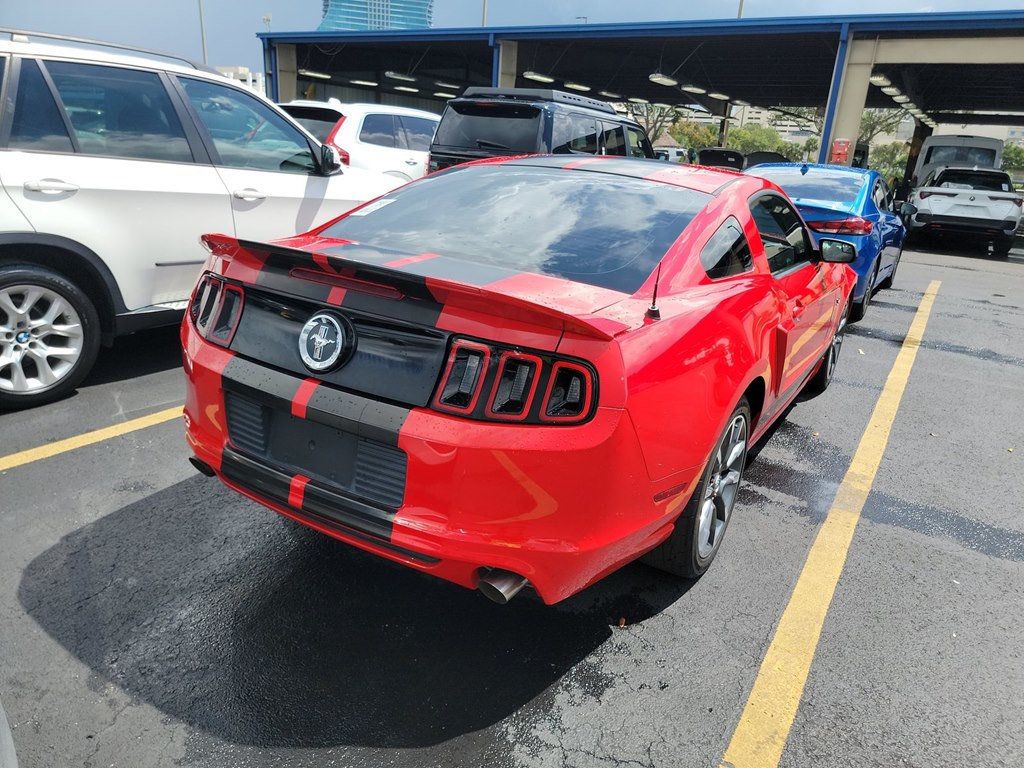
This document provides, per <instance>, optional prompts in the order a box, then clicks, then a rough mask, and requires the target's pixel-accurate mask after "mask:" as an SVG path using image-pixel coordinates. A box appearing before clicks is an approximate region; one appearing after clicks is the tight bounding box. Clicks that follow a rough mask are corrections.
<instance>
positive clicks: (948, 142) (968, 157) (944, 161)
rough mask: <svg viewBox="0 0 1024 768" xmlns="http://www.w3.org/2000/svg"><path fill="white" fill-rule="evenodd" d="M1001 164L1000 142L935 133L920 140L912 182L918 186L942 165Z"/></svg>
mask: <svg viewBox="0 0 1024 768" xmlns="http://www.w3.org/2000/svg"><path fill="white" fill-rule="evenodd" d="M1002 164H1003V142H1002V141H1000V140H999V139H990V138H988V137H987V136H968V135H966V134H956V135H949V134H935V135H932V136H928V137H927V138H925V140H924V141H923V142H921V150H920V152H918V155H917V163H916V164H915V166H914V174H913V176H912V177H911V178H912V180H913V183H914V184H915V185H917V186H920V185H921V184H923V183H924V180H925V179H926V178H928V176H930V175H931V174H932V172H934V171H941V170H942V169H943V168H952V167H957V168H999V167H1001V166H1002Z"/></svg>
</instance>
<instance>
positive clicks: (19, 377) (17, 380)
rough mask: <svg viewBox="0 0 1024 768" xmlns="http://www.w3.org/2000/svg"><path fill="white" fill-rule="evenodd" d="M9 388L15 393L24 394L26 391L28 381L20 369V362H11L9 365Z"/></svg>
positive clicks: (23, 371)
mask: <svg viewBox="0 0 1024 768" xmlns="http://www.w3.org/2000/svg"><path fill="white" fill-rule="evenodd" d="M9 367H10V369H11V386H12V387H13V388H14V391H15V392H24V391H25V390H26V389H28V379H27V378H26V377H25V370H24V369H23V368H22V367H21V360H12V361H11V365H10V366H9Z"/></svg>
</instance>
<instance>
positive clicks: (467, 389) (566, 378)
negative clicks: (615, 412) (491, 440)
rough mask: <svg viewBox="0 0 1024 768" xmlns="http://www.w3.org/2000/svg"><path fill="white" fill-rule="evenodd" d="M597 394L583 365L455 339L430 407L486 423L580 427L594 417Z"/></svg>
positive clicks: (592, 377) (548, 356)
mask: <svg viewBox="0 0 1024 768" xmlns="http://www.w3.org/2000/svg"><path fill="white" fill-rule="evenodd" d="M596 389H597V381H596V375H595V374H594V372H593V370H592V369H591V368H590V366H588V365H587V364H585V363H583V362H576V361H571V360H564V359H561V358H558V357H555V356H552V355H548V354H544V353H537V354H535V353H531V352H524V351H521V350H518V349H501V348H499V347H498V346H497V345H491V344H484V343H481V342H476V341H470V340H468V339H456V340H455V341H454V342H453V343H452V346H451V350H450V351H449V353H448V360H447V363H446V364H445V368H444V373H443V374H442V376H441V381H440V383H439V384H438V386H437V391H436V393H435V395H434V401H433V405H434V408H435V409H437V410H440V411H445V412H448V413H457V414H459V415H461V416H466V417H469V418H474V419H481V420H484V421H505V422H518V423H532V424H537V423H560V424H579V423H581V422H584V421H586V420H587V419H589V418H590V417H591V416H592V415H593V405H594V403H595V402H596ZM482 392H486V393H487V396H486V398H482V397H481V393H482ZM540 392H543V393H544V394H543V396H540V395H539V393H540Z"/></svg>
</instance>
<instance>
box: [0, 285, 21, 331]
mask: <svg viewBox="0 0 1024 768" xmlns="http://www.w3.org/2000/svg"><path fill="white" fill-rule="evenodd" d="M0 310H3V312H4V314H6V315H7V322H8V323H9V324H11V325H12V326H13V325H14V323H15V320H16V318H18V317H19V316H20V315H21V310H19V309H18V308H17V307H16V306H15V304H14V299H12V298H11V294H10V293H9V292H8V291H0Z"/></svg>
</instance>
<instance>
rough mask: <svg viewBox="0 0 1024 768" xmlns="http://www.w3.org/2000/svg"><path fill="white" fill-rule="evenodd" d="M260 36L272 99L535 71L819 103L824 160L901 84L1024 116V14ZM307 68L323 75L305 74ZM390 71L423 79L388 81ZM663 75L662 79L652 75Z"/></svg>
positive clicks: (998, 119) (371, 96)
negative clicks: (311, 87)
mask: <svg viewBox="0 0 1024 768" xmlns="http://www.w3.org/2000/svg"><path fill="white" fill-rule="evenodd" d="M259 37H260V38H261V39H262V41H263V45H264V51H265V59H266V68H267V77H268V83H269V88H270V93H271V95H272V96H274V97H276V98H278V99H279V100H285V99H288V98H293V97H294V96H295V94H296V92H297V89H302V88H304V87H306V85H308V84H309V83H311V82H321V83H324V84H329V85H331V86H335V85H337V86H344V87H345V88H362V89H363V91H361V92H359V93H360V94H361V95H363V94H365V99H366V100H387V99H391V100H394V99H395V98H404V99H406V100H409V101H413V100H421V101H419V102H418V106H424V102H423V101H422V100H425V99H434V100H435V102H434V103H435V104H436V106H435V109H436V108H438V107H439V106H440V102H441V101H442V100H443V98H444V97H443V96H435V95H434V94H435V92H439V93H447V92H450V91H451V90H452V88H451V87H449V86H457V87H458V88H464V87H466V86H470V85H495V86H498V85H501V86H512V85H516V86H520V87H523V86H533V87H537V85H538V83H537V81H536V80H533V79H528V78H526V77H525V75H526V74H527V73H537V74H540V75H541V76H543V77H548V78H550V79H551V80H552V81H553V82H552V83H551V84H550V85H549V86H548V85H547V84H546V83H545V86H542V87H553V88H565V87H566V83H569V84H570V86H573V85H575V86H580V87H583V88H588V89H589V90H588V91H586V92H587V94H588V95H589V96H593V97H595V98H605V99H608V100H609V101H624V100H626V99H629V98H633V99H643V100H646V101H649V102H652V103H664V104H670V105H672V106H677V105H687V104H699V105H701V106H703V107H704V108H705V109H707V110H708V111H709V112H711V113H713V114H717V115H722V114H724V113H725V112H726V110H727V109H728V106H727V105H728V104H735V103H737V102H739V103H744V102H746V103H750V104H752V105H754V106H758V107H783V108H785V107H808V106H815V107H820V108H822V109H823V110H824V115H825V130H824V136H823V141H822V159H825V157H826V156H827V155H826V150H827V145H828V144H829V143H830V142H831V141H832V140H833V139H834V138H838V137H845V138H847V139H851V140H856V135H855V134H856V125H857V123H856V122H855V121H856V120H859V115H860V113H861V112H862V111H863V109H864V108H865V106H867V107H896V106H899V105H898V104H897V103H896V102H895V101H894V99H893V93H892V92H891V91H892V89H893V88H895V89H896V90H897V92H898V94H899V97H900V98H903V97H904V96H906V97H909V99H910V100H911V103H912V104H913V105H915V107H916V108H917V109H918V110H920V111H921V112H922V113H923V115H925V116H927V120H926V122H928V121H931V120H934V121H936V122H938V121H939V120H943V121H944V120H947V119H948V118H949V116H950V115H955V122H957V123H964V122H969V121H970V122H988V123H994V124H1020V122H1021V120H1022V118H1021V115H1022V114H1024V87H1021V83H1024V11H984V12H981V11H979V12H958V13H919V14H885V15H864V16H816V17H794V18H753V19H725V20H698V21H664V22H645V23H624V24H584V25H558V26H541V27H532V26H520V27H490V28H467V29H421V30H404V31H391V30H389V31H375V32H272V33H270V32H268V33H261V34H260V35H259ZM309 72H313V73H315V75H316V76H318V77H311V76H310V75H308V74H304V73H309ZM388 72H391V73H392V74H396V73H397V74H399V75H406V76H407V77H408V78H414V79H415V82H413V81H410V80H404V81H403V80H400V79H392V78H390V77H389V76H388V75H387V73H388ZM654 73H661V75H663V76H664V77H663V78H660V79H661V80H663V82H656V81H652V79H651V77H650V76H651V75H652V74H654ZM878 75H881V76H882V79H883V80H886V81H888V86H887V87H888V89H889V90H890V92H889V93H886V92H884V91H883V90H882V87H881V86H879V85H877V84H874V83H873V82H869V78H870V77H871V76H875V77H877V76H878ZM353 80H355V81H357V83H356V84H353V82H352V81H353ZM671 81H676V85H672V84H671ZM359 82H362V83H363V84H364V85H359ZM438 82H440V83H444V84H445V87H441V86H438V85H437V83H438ZM365 83H375V85H372V86H369V85H365ZM666 83H667V84H666ZM683 86H692V87H693V88H691V91H692V90H698V91H704V93H699V92H696V93H695V92H687V91H683V90H682V87H683ZM602 91H603V92H605V94H612V96H607V95H602V94H601V92H602ZM710 93H716V94H718V95H719V96H720V97H725V98H717V99H716V98H710V97H709V94H710ZM973 112H978V113H983V114H980V115H979V119H978V120H977V121H974V120H973V119H969V118H967V117H965V113H973ZM851 132H852V133H853V134H854V135H852V136H850V133H851Z"/></svg>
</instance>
